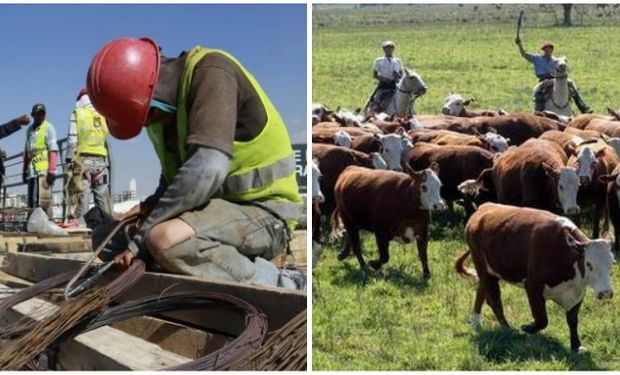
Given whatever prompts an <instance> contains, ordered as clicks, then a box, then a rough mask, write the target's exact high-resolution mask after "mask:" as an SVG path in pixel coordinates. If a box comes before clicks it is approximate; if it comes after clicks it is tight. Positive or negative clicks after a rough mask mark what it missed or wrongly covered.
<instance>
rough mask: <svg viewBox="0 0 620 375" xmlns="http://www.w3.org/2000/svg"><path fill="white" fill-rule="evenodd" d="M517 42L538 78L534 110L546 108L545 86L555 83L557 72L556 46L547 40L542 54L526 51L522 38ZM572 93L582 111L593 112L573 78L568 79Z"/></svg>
mask: <svg viewBox="0 0 620 375" xmlns="http://www.w3.org/2000/svg"><path fill="white" fill-rule="evenodd" d="M515 43H516V44H517V46H519V53H520V54H521V56H522V57H523V58H524V59H526V60H527V61H529V62H531V63H532V66H533V67H534V74H535V75H536V78H538V82H539V83H538V85H537V86H536V87H535V88H534V102H535V106H534V110H535V111H544V110H545V88H546V87H548V86H549V85H551V84H552V83H553V79H554V78H555V74H556V69H557V68H556V59H555V57H553V50H554V48H555V46H554V45H553V43H551V42H545V43H543V44H542V45H541V46H540V49H541V50H542V51H543V53H541V54H536V53H530V52H526V51H525V49H524V48H523V43H522V42H521V39H520V38H517V39H515ZM568 87H569V91H570V95H571V97H572V98H573V101H574V102H575V105H577V108H579V110H580V111H581V113H592V109H590V107H588V105H587V104H586V103H585V102H584V101H583V99H582V98H581V95H579V91H578V90H577V86H575V83H574V82H573V81H572V80H570V79H569V80H568Z"/></svg>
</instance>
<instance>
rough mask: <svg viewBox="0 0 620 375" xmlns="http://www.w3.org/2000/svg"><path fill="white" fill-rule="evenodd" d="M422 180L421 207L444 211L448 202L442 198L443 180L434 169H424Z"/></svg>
mask: <svg viewBox="0 0 620 375" xmlns="http://www.w3.org/2000/svg"><path fill="white" fill-rule="evenodd" d="M422 173H423V175H422V179H421V182H420V203H421V204H420V208H421V209H423V210H429V211H442V210H445V209H446V202H444V200H443V199H441V194H440V190H441V181H440V180H439V177H438V176H437V174H436V173H435V171H433V170H432V169H425V170H423V171H422Z"/></svg>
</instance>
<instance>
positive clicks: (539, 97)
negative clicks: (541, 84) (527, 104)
mask: <svg viewBox="0 0 620 375" xmlns="http://www.w3.org/2000/svg"><path fill="white" fill-rule="evenodd" d="M544 110H545V94H544V93H543V91H542V90H538V91H536V93H535V94H534V111H535V112H543V111H544Z"/></svg>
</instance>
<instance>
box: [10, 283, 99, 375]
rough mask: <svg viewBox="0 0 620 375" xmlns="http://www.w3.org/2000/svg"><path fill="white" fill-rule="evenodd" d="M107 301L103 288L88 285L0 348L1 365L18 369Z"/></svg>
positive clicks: (97, 310)
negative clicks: (86, 288)
mask: <svg viewBox="0 0 620 375" xmlns="http://www.w3.org/2000/svg"><path fill="white" fill-rule="evenodd" d="M108 301H109V300H108V291H107V290H106V289H105V288H96V289H91V290H88V291H86V292H84V293H83V294H81V295H80V296H79V297H77V298H75V299H71V300H68V301H65V303H63V304H61V305H60V306H59V307H58V309H57V310H56V311H55V312H54V313H52V315H50V316H49V317H47V318H45V319H43V320H41V321H39V322H37V323H35V324H34V326H33V327H32V329H31V330H30V331H28V332H27V333H26V334H24V335H23V336H22V337H20V338H19V339H17V340H16V341H15V342H13V343H12V344H11V345H9V346H8V347H7V348H6V349H4V350H2V351H1V352H0V369H2V370H19V369H21V368H22V367H23V366H24V365H26V363H27V362H29V361H31V360H32V359H33V358H34V357H35V356H37V355H38V354H40V353H41V352H43V351H44V350H45V349H46V348H47V347H48V346H49V345H50V344H51V343H52V342H54V341H55V340H56V339H57V338H58V337H59V336H60V335H61V334H62V333H63V332H65V331H66V330H67V329H68V328H70V327H72V326H74V325H75V324H76V323H78V322H79V321H80V320H82V319H83V318H84V317H85V316H89V315H92V314H93V313H96V312H99V311H101V310H103V309H104V308H105V306H106V305H107V304H108Z"/></svg>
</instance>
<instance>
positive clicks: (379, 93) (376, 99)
mask: <svg viewBox="0 0 620 375" xmlns="http://www.w3.org/2000/svg"><path fill="white" fill-rule="evenodd" d="M382 47H383V52H384V53H385V56H383V57H379V58H377V59H376V60H375V65H374V68H373V77H374V78H375V79H376V80H378V81H379V84H378V85H377V88H376V89H375V92H374V94H373V95H372V97H371V99H370V110H371V111H372V112H381V103H384V102H386V101H387V100H389V99H391V98H392V96H393V95H394V91H395V90H396V83H397V82H398V80H399V79H400V78H401V77H402V76H403V67H402V63H401V62H400V59H399V58H398V57H394V56H392V54H393V52H394V42H392V41H391V40H388V41H385V42H383V45H382Z"/></svg>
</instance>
